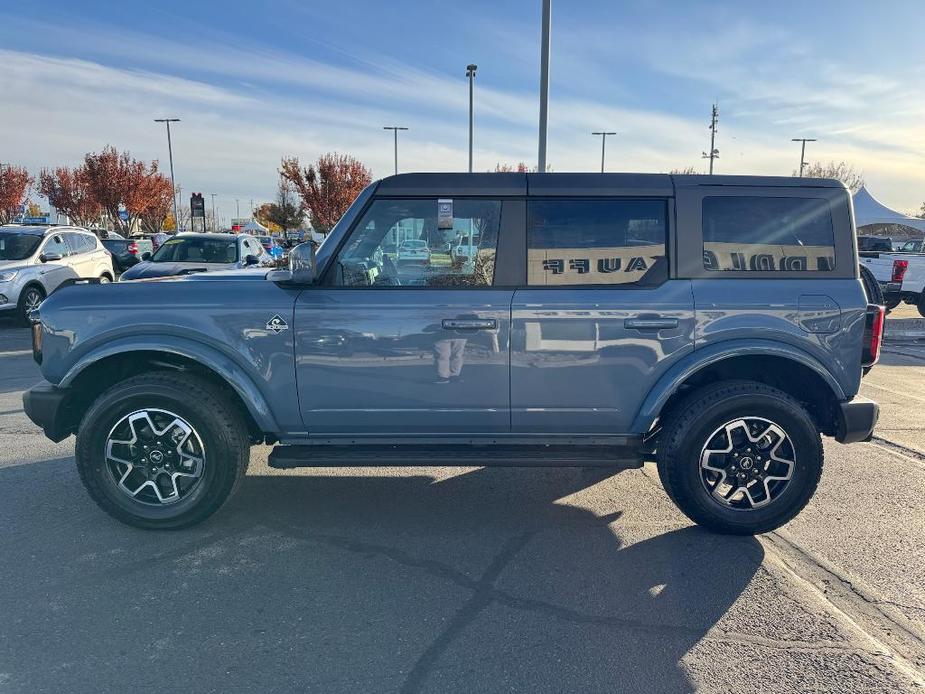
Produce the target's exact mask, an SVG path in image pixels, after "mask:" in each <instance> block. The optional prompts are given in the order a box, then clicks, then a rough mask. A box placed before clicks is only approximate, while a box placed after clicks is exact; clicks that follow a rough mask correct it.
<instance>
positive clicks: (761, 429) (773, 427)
mask: <svg viewBox="0 0 925 694" xmlns="http://www.w3.org/2000/svg"><path fill="white" fill-rule="evenodd" d="M795 465H796V453H795V450H794V446H793V442H792V441H791V440H790V437H789V436H788V435H787V432H785V431H784V429H783V428H782V427H781V426H780V425H778V424H776V423H775V422H772V421H770V420H768V419H764V418H762V417H742V418H739V419H734V420H732V421H730V422H727V423H726V424H723V426H721V427H719V428H718V429H716V431H714V432H713V433H712V434H710V436H709V437H708V438H707V442H706V443H705V444H704V446H703V448H702V449H701V451H700V479H701V482H702V483H703V486H704V488H705V489H706V490H707V492H708V493H709V494H710V496H711V497H712V498H713V500H714V501H716V502H717V503H719V504H721V505H723V506H726V507H729V508H732V509H737V510H751V509H757V508H761V507H763V506H767V505H768V504H769V503H771V502H772V501H774V500H775V499H776V498H778V497H779V496H780V495H781V493H782V492H783V491H784V489H785V488H786V487H787V485H788V484H789V483H790V480H791V479H792V477H793V471H794V467H795Z"/></svg>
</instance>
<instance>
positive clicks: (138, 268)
mask: <svg viewBox="0 0 925 694" xmlns="http://www.w3.org/2000/svg"><path fill="white" fill-rule="evenodd" d="M236 266H237V265H236V264H235V263H230V264H229V263H152V262H151V261H149V260H145V261H142V262H140V263H138V264H137V265H135V266H134V267H131V268H129V269H128V270H126V271H125V272H123V273H122V276H121V277H120V278H119V279H120V281H121V280H139V279H147V278H150V277H171V276H174V275H191V274H196V273H199V272H215V271H217V270H231V269H234V268H235V267H236Z"/></svg>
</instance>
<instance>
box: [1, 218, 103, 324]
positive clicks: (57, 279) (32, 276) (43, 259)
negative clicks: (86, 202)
mask: <svg viewBox="0 0 925 694" xmlns="http://www.w3.org/2000/svg"><path fill="white" fill-rule="evenodd" d="M96 277H98V278H99V279H100V281H101V282H112V280H113V278H114V277H115V272H113V269H112V255H110V253H109V251H107V250H106V249H105V248H103V244H102V243H100V240H99V239H98V238H97V237H96V236H95V235H94V234H92V233H91V232H89V231H87V230H86V229H82V228H80V227H70V226H26V225H18V224H8V225H5V226H0V317H2V316H10V315H13V316H15V317H16V318H18V319H19V320H20V321H22V322H26V321H27V320H28V316H29V311H31V310H32V309H34V308H38V306H39V304H41V303H42V301H44V300H45V297H46V296H48V295H49V294H51V293H52V292H53V291H54V290H55V289H57V287H58V286H59V285H60V284H61V283H62V282H64V281H65V280H68V279H72V278H96Z"/></svg>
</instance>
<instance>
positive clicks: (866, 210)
mask: <svg viewBox="0 0 925 694" xmlns="http://www.w3.org/2000/svg"><path fill="white" fill-rule="evenodd" d="M854 220H855V225H856V226H858V227H862V226H865V225H867V224H902V225H903V226H907V227H912V228H913V229H918V230H919V231H921V232H925V219H920V218H918V217H910V216H909V215H905V214H903V213H902V212H897V211H896V210H891V209H890V208H889V207H887V206H886V205H884V204H883V203H882V202H880V201H879V200H877V198H875V197H874V196H873V195H871V194H870V192H869V191H868V190H867V188H866V187H865V186H861V189H860V190H859V191H858V192H857V193H855V194H854Z"/></svg>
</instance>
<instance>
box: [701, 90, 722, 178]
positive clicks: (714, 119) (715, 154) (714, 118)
mask: <svg viewBox="0 0 925 694" xmlns="http://www.w3.org/2000/svg"><path fill="white" fill-rule="evenodd" d="M718 122H719V106H717V105H716V104H713V110H712V111H711V112H710V153H709V154H707V153H706V152H704V153H703V157H702V158H703V159H709V160H710V175H711V176H712V175H713V160H714V159H719V150H718V149H716V124H717V123H718Z"/></svg>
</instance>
